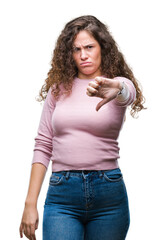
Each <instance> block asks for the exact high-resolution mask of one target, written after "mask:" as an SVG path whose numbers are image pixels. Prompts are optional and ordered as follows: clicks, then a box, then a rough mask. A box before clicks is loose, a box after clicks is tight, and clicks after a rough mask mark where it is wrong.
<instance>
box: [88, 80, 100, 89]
mask: <svg viewBox="0 0 163 240" xmlns="http://www.w3.org/2000/svg"><path fill="white" fill-rule="evenodd" d="M88 85H89V86H90V87H93V88H98V87H99V84H97V83H95V82H93V81H92V82H90V83H89V84H88Z"/></svg>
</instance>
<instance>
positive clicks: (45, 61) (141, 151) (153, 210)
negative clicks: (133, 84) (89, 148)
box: [0, 0, 163, 240]
mask: <svg viewBox="0 0 163 240" xmlns="http://www.w3.org/2000/svg"><path fill="white" fill-rule="evenodd" d="M85 14H91V15H94V16H96V17H97V18H99V19H100V20H101V21H103V22H104V23H106V24H107V25H108V26H109V29H110V31H111V32H112V35H113V37H114V38H115V40H116V41H117V43H118V45H119V47H120V49H121V51H122V52H123V54H124V55H125V57H126V60H127V62H128V64H129V65H130V66H131V67H132V69H133V71H134V73H135V76H136V77H137V79H138V80H139V81H140V82H141V84H142V86H143V93H144V95H145V97H146V106H147V107H148V110H145V111H142V112H141V113H140V114H139V118H138V119H136V120H135V119H132V117H131V116H130V115H129V111H128V113H127V120H126V122H125V124H124V126H123V129H122V132H121V134H120V138H119V146H120V155H121V159H120V160H119V165H120V168H121V170H122V172H123V174H124V179H125V182H126V186H127V190H128V196H129V203H130V212H131V225H130V229H129V232H128V236H127V240H137V239H139V240H144V239H148V240H150V239H151V240H153V239H161V237H162V215H163V208H162V203H163V195H162V161H163V157H162V148H163V147H162V145H163V144H162V143H163V141H162V133H163V131H162V130H163V127H162V124H163V114H162V102H163V100H162V99H163V98H162V93H163V84H162V81H163V77H162V55H163V47H162V43H163V34H162V22H163V17H162V5H161V0H160V1H158V0H155V1H150V0H148V1H147V0H137V1H136V0H135V1H131V0H123V1H122V0H111V1H109V0H106V1H104V0H101V1H91V0H90V1H87V0H82V1H76V0H69V1H62V0H60V1H55V0H53V1H52V0H46V1H41V0H39V1H38V0H28V1H27V0H26V1H25V0H15V1H11V0H10V1H9V0H8V1H7V0H6V1H1V3H0V24H1V28H0V29H1V30H0V31H1V38H0V42H1V43H0V69H1V70H0V81H1V85H0V87H1V93H0V104H1V107H0V111H1V117H0V121H1V123H0V134H1V144H0V146H1V168H0V169H1V171H0V193H1V194H0V195H1V197H0V216H1V217H0V221H1V223H0V225H1V236H4V235H5V236H4V237H3V239H19V224H20V221H21V216H22V212H23V207H24V201H25V197H26V193H27V188H28V181H29V174H30V169H31V161H32V156H33V146H34V137H35V136H36V134H37V128H38V124H39V119H40V114H41V110H42V104H40V103H38V102H36V101H35V97H36V96H37V95H38V91H39V90H40V88H41V86H42V84H43V82H44V79H45V78H46V76H47V72H48V71H49V68H50V61H51V57H52V52H53V49H54V46H55V42H56V39H57V37H58V36H59V34H60V32H61V30H62V29H63V27H64V25H65V24H66V23H67V22H68V21H70V20H71V19H73V18H75V17H78V16H80V15H85ZM50 173H51V166H49V169H48V172H47V176H46V179H45V182H44V184H43V187H42V191H41V194H40V198H39V202H38V209H39V213H40V224H39V229H38V230H37V233H36V235H37V239H39V240H40V239H41V231H42V212H43V204H44V199H45V195H46V191H47V187H48V182H49V177H50Z"/></svg>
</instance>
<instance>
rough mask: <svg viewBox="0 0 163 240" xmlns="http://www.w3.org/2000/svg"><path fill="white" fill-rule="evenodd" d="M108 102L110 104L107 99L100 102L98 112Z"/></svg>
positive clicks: (97, 107)
mask: <svg viewBox="0 0 163 240" xmlns="http://www.w3.org/2000/svg"><path fill="white" fill-rule="evenodd" d="M107 102H108V99H107V98H104V99H103V100H102V101H100V102H99V103H98V104H97V106H96V111H98V110H99V109H100V108H101V107H102V106H103V105H104V104H105V103H107Z"/></svg>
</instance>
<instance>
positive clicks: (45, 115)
mask: <svg viewBox="0 0 163 240" xmlns="http://www.w3.org/2000/svg"><path fill="white" fill-rule="evenodd" d="M54 108H55V99H54V97H53V95H52V93H51V88H50V89H49V91H48V94H47V97H46V99H45V102H44V106H43V110H42V114H41V119H40V123H39V127H38V132H37V136H36V138H35V146H34V154H33V160H32V164H33V163H42V164H43V165H44V166H45V167H46V168H47V167H48V165H49V161H50V158H51V155H52V139H53V129H52V114H53V111H54Z"/></svg>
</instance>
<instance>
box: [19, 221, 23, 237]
mask: <svg viewBox="0 0 163 240" xmlns="http://www.w3.org/2000/svg"><path fill="white" fill-rule="evenodd" d="M19 233H20V237H21V238H22V237H23V224H22V223H21V224H20V228H19Z"/></svg>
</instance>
